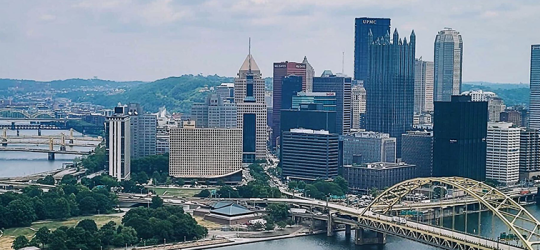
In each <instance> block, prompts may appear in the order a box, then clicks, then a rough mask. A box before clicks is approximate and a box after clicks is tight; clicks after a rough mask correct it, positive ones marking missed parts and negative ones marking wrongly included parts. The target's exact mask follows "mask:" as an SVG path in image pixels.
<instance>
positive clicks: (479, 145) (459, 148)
mask: <svg viewBox="0 0 540 250" xmlns="http://www.w3.org/2000/svg"><path fill="white" fill-rule="evenodd" d="M451 100H452V101H451V102H435V116H434V124H433V138H434V144H433V176H436V177H450V176H459V177H465V178H471V179H475V180H479V181H483V180H485V178H486V136H487V118H488V114H487V102H473V101H471V97H470V96H452V99H451Z"/></svg>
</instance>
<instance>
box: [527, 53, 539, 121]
mask: <svg viewBox="0 0 540 250" xmlns="http://www.w3.org/2000/svg"><path fill="white" fill-rule="evenodd" d="M529 114H530V116H529V127H530V128H532V129H540V44H535V45H532V46H531V99H530V104H529Z"/></svg>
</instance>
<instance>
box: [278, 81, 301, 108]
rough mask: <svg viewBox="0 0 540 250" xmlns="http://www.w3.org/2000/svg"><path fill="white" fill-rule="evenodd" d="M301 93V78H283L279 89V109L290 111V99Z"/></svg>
mask: <svg viewBox="0 0 540 250" xmlns="http://www.w3.org/2000/svg"><path fill="white" fill-rule="evenodd" d="M299 92H302V77H301V76H295V75H290V76H286V77H283V86H282V87H281V105H280V106H281V109H291V108H292V99H293V97H294V96H296V95H297V93H299Z"/></svg>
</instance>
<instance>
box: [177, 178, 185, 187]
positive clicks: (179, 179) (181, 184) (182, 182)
mask: <svg viewBox="0 0 540 250" xmlns="http://www.w3.org/2000/svg"><path fill="white" fill-rule="evenodd" d="M175 183H176V185H178V186H184V184H185V183H186V182H185V181H184V179H182V178H178V179H176V180H175Z"/></svg>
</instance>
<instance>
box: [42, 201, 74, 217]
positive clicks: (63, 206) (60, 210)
mask: <svg viewBox="0 0 540 250" xmlns="http://www.w3.org/2000/svg"><path fill="white" fill-rule="evenodd" d="M47 206H48V208H49V210H48V213H49V216H50V218H53V219H60V220H63V219H66V218H68V217H69V216H70V214H71V210H70V206H69V202H68V201H67V200H66V198H63V197H62V198H57V199H54V200H51V202H50V203H49V204H48V205H47Z"/></svg>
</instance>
